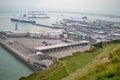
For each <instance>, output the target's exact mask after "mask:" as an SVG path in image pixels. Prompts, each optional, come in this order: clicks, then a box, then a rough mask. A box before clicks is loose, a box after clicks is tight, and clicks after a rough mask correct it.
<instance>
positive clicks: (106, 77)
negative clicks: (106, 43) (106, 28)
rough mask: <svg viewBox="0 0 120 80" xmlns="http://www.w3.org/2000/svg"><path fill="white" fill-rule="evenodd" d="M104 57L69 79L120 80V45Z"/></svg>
mask: <svg viewBox="0 0 120 80" xmlns="http://www.w3.org/2000/svg"><path fill="white" fill-rule="evenodd" d="M104 57H106V60H105V58H103V56H102V57H101V58H99V60H98V61H97V63H93V64H92V66H90V67H89V68H87V70H85V71H84V72H83V73H81V74H79V75H75V76H74V78H73V79H70V80H120V46H119V47H118V48H116V49H113V50H112V51H111V52H109V53H108V56H104ZM107 59H108V60H107Z"/></svg>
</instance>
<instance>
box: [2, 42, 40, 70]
mask: <svg viewBox="0 0 120 80" xmlns="http://www.w3.org/2000/svg"><path fill="white" fill-rule="evenodd" d="M0 46H2V47H3V48H4V49H6V50H7V51H9V52H10V53H11V54H12V55H13V56H15V57H16V58H17V59H18V60H19V61H21V62H22V63H23V64H25V65H26V66H28V67H29V68H30V69H32V70H34V71H38V70H39V69H38V68H36V67H34V66H33V65H32V64H30V63H29V61H28V60H27V58H25V57H23V56H22V55H20V53H19V52H18V51H17V50H15V49H14V48H12V47H11V46H9V45H8V44H6V43H4V42H2V41H0Z"/></svg>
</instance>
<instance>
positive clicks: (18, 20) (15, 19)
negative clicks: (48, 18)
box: [11, 18, 36, 24]
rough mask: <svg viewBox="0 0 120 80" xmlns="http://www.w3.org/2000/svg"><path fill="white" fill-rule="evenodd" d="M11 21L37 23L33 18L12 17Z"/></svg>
mask: <svg viewBox="0 0 120 80" xmlns="http://www.w3.org/2000/svg"><path fill="white" fill-rule="evenodd" d="M11 21H16V22H24V23H32V24H35V23H36V21H33V20H28V19H20V18H11Z"/></svg>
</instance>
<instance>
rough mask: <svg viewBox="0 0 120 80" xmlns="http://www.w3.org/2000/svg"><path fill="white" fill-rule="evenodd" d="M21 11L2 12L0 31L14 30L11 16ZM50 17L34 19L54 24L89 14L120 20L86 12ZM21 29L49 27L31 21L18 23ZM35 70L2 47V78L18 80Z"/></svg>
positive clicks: (0, 66)
mask: <svg viewBox="0 0 120 80" xmlns="http://www.w3.org/2000/svg"><path fill="white" fill-rule="evenodd" d="M20 14H21V13H0V20H1V21H0V31H1V30H14V29H15V24H16V22H11V21H10V18H11V17H13V16H19V15H20ZM48 16H50V18H49V19H39V18H38V19H33V20H35V21H36V22H37V23H40V24H44V25H52V24H53V23H55V22H56V21H59V20H61V19H64V18H71V17H73V18H81V17H83V16H87V17H88V18H89V19H92V20H94V19H101V20H111V21H112V20H113V21H120V18H110V17H103V16H95V15H86V14H73V13H48ZM18 29H19V30H33V29H37V30H38V29H49V28H45V27H42V26H41V27H40V26H35V25H32V24H29V23H18ZM32 72H33V71H32V70H30V69H29V68H28V67H26V66H25V65H24V64H23V63H21V62H20V61H19V60H17V59H16V58H15V57H14V56H13V55H11V54H10V53H9V52H8V51H6V50H5V49H3V48H2V47H0V80H18V79H19V78H20V77H22V76H27V75H29V74H31V73H32Z"/></svg>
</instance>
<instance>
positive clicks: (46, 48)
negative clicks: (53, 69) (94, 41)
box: [34, 41, 89, 53]
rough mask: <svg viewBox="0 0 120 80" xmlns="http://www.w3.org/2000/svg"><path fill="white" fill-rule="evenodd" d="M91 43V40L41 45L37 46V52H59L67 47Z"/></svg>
mask: <svg viewBox="0 0 120 80" xmlns="http://www.w3.org/2000/svg"><path fill="white" fill-rule="evenodd" d="M86 45H89V41H77V42H71V43H61V44H54V45H49V46H41V47H35V48H34V50H35V52H43V53H46V52H55V51H56V52H57V51H61V50H65V49H70V48H76V47H80V46H86Z"/></svg>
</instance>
